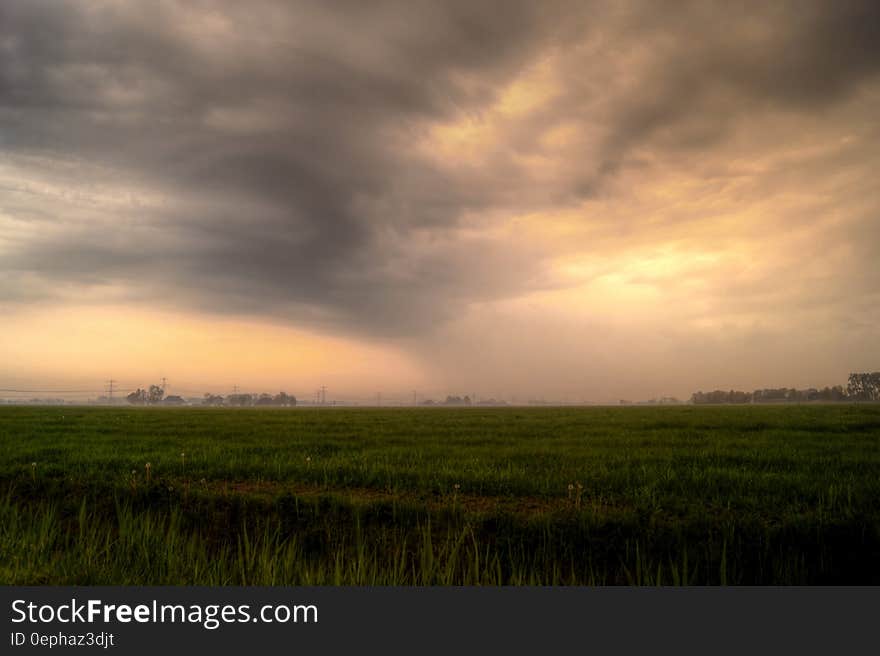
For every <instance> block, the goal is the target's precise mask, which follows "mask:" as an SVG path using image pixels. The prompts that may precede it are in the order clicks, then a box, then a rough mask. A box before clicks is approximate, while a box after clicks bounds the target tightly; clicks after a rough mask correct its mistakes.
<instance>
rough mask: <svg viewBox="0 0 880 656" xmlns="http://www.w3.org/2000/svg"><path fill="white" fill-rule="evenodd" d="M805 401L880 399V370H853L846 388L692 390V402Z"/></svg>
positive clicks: (839, 386)
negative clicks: (856, 371)
mask: <svg viewBox="0 0 880 656" xmlns="http://www.w3.org/2000/svg"><path fill="white" fill-rule="evenodd" d="M805 401H880V371H874V372H872V373H852V374H850V375H849V380H848V381H847V384H846V387H844V386H843V385H835V386H834V387H823V388H822V389H815V388H810V389H802V390H799V389H795V388H788V387H780V388H769V389H758V390H755V391H754V392H741V391H738V390H729V391H725V390H714V391H712V392H702V391H700V392H694V393H693V395H692V396H691V403H698V404H699V403H799V402H805Z"/></svg>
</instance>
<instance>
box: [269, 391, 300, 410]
mask: <svg viewBox="0 0 880 656" xmlns="http://www.w3.org/2000/svg"><path fill="white" fill-rule="evenodd" d="M272 404H273V405H280V406H283V407H290V406H295V405H296V397H295V396H291V395H289V394H287V393H286V392H278V394H276V395H275V398H274V399H272Z"/></svg>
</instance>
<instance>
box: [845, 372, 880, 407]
mask: <svg viewBox="0 0 880 656" xmlns="http://www.w3.org/2000/svg"><path fill="white" fill-rule="evenodd" d="M846 393H847V395H848V396H849V397H850V398H852V399H853V400H855V401H880V371H875V372H873V373H870V374H868V373H864V374H850V375H849V382H848V383H847V386H846Z"/></svg>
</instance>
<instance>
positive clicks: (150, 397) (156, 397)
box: [147, 385, 165, 403]
mask: <svg viewBox="0 0 880 656" xmlns="http://www.w3.org/2000/svg"><path fill="white" fill-rule="evenodd" d="M163 396H165V390H163V389H162V388H161V387H159V386H158V385H150V391H149V392H148V393H147V401H149V402H150V403H159V402H160V401H161V400H162V397H163Z"/></svg>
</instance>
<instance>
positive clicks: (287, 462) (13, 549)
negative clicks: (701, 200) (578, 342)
mask: <svg viewBox="0 0 880 656" xmlns="http://www.w3.org/2000/svg"><path fill="white" fill-rule="evenodd" d="M0 583H2V584H16V585H23V584H29V585H33V584H35V585H41V584H59V585H60V584H83V585H97V584H156V585H164V584H177V585H191V584H193V585H194V584H199V585H692V584H709V585H719V584H721V585H767V584H773V585H778V584H795V585H800V584H856V585H861V584H880V406H878V405H869V404H861V405H855V404H829V405H806V404H805V405H788V406H756V405H748V406H741V407H734V406H681V407H619V408H612V407H607V408H603V407H594V408H590V407H586V408H459V409H451V408H411V409H404V408H393V409H392V408H388V409H367V408H364V409H335V408H334V409H330V408H326V409H314V408H313V409H265V410H263V409H235V410H233V409H214V408H210V409H209V408H204V409H202V408H163V409H160V408H100V407H73V406H68V407H13V406H8V407H0Z"/></svg>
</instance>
